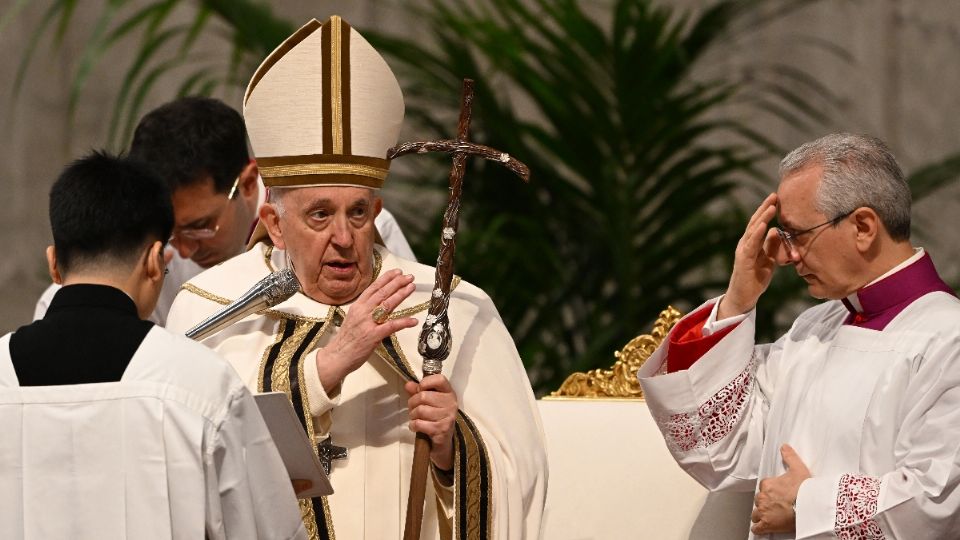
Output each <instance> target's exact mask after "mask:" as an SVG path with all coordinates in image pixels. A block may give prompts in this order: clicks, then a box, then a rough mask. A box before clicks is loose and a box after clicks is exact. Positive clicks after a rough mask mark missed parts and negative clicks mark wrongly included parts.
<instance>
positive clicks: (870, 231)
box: [850, 206, 886, 253]
mask: <svg viewBox="0 0 960 540" xmlns="http://www.w3.org/2000/svg"><path fill="white" fill-rule="evenodd" d="M850 219H852V220H853V223H854V225H855V226H856V228H857V240H856V243H857V249H858V250H859V251H860V252H861V253H865V252H867V251H870V250H871V249H873V247H874V245H875V244H876V242H877V237H878V236H879V235H880V234H881V233H886V229H884V228H883V223H882V222H881V221H880V216H878V215H877V212H876V211H875V210H874V209H873V208H870V207H867V206H861V207H860V208H857V209H856V210H854V211H853V213H852V214H851V215H850Z"/></svg>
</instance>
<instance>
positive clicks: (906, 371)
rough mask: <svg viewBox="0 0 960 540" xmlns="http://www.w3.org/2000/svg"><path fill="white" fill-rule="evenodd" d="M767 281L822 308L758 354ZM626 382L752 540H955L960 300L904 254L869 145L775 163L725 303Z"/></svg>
mask: <svg viewBox="0 0 960 540" xmlns="http://www.w3.org/2000/svg"><path fill="white" fill-rule="evenodd" d="M774 217H776V219H777V222H778V226H777V227H770V226H769V223H770V222H771V220H773V219H774ZM778 265H780V266H783V265H792V266H793V267H794V269H795V270H796V272H797V274H799V276H800V278H801V279H803V280H804V281H805V282H806V284H807V288H808V290H809V293H810V295H811V296H813V297H814V298H819V299H824V300H827V301H826V302H824V303H822V304H820V305H818V306H816V307H813V308H811V309H809V310H807V311H805V312H804V313H802V314H801V315H800V316H799V317H798V318H797V320H796V321H795V322H794V323H793V326H792V327H791V328H790V330H789V332H787V334H785V335H784V336H783V337H781V338H780V339H778V340H777V341H776V342H775V343H772V344H765V345H761V344H757V343H756V342H755V339H754V310H755V306H756V303H757V299H758V298H759V297H760V295H761V294H763V292H764V290H765V289H766V288H767V286H768V285H769V283H770V280H771V278H772V276H773V272H774V270H775V269H776V267H777V266H778ZM639 377H640V382H641V385H642V386H643V390H644V394H645V395H646V398H647V402H648V404H649V406H650V410H651V412H652V413H653V414H654V417H655V418H656V420H657V423H658V425H659V427H660V429H661V431H662V432H663V435H664V438H665V440H666V442H667V446H668V447H669V448H670V451H671V452H672V453H673V455H674V457H675V458H676V459H677V461H678V462H679V463H680V465H681V466H682V467H683V468H684V469H685V470H687V472H689V473H690V474H691V475H692V476H693V477H694V478H696V479H697V480H698V481H699V482H700V483H702V484H703V485H704V486H706V487H708V488H710V489H735V490H756V496H755V506H754V510H753V515H752V518H751V519H752V521H753V526H752V532H751V537H760V536H762V537H764V538H875V539H879V538H907V539H911V540H912V539H927V538H929V539H943V538H960V490H958V489H957V485H958V482H960V458H958V456H960V406H958V404H960V301H958V300H957V298H956V296H955V295H954V293H953V291H952V290H951V289H950V287H948V286H947V285H946V284H945V283H944V282H943V280H942V279H940V277H939V275H938V274H937V271H936V269H935V268H934V266H933V262H932V260H931V258H930V256H929V255H928V254H927V253H925V252H924V250H923V249H922V248H914V247H913V246H912V245H911V243H910V189H909V187H908V186H907V183H906V182H905V180H904V177H903V173H902V172H901V170H900V167H899V165H898V164H897V162H896V160H895V159H894V157H893V156H892V155H891V153H890V151H889V150H888V149H887V148H886V146H885V145H884V144H883V143H882V142H881V141H879V140H877V139H875V138H871V137H867V136H860V135H850V134H844V133H840V134H833V135H828V136H826V137H823V138H821V139H818V140H815V141H812V142H809V143H807V144H804V145H803V146H801V147H799V148H797V149H796V150H794V151H793V152H791V153H790V154H789V155H787V156H786V157H785V158H784V159H783V161H782V162H781V164H780V185H779V188H778V190H777V192H776V193H773V194H771V195H770V196H768V197H767V198H766V200H764V201H763V203H762V204H761V205H760V207H759V208H758V209H757V211H756V212H755V213H754V214H753V217H752V218H751V219H750V222H749V223H748V224H747V228H746V230H745V232H744V234H743V237H742V238H741V240H740V243H739V245H738V246H737V251H736V257H735V262H734V268H733V272H732V275H731V278H730V284H729V286H728V288H727V291H726V293H725V294H724V295H723V296H722V297H720V298H716V299H713V300H710V301H708V302H706V303H705V304H704V305H702V306H701V307H699V308H697V309H696V310H695V311H694V312H693V313H691V314H690V315H688V316H687V317H685V318H684V319H682V320H681V321H680V322H679V323H678V324H677V326H676V327H675V328H674V329H673V331H672V332H671V333H670V336H669V339H666V340H664V343H663V345H661V347H660V348H659V349H658V350H657V351H656V352H655V353H654V354H653V356H651V358H650V359H649V360H648V361H647V363H646V364H645V365H644V366H643V367H642V368H641V370H640V372H639Z"/></svg>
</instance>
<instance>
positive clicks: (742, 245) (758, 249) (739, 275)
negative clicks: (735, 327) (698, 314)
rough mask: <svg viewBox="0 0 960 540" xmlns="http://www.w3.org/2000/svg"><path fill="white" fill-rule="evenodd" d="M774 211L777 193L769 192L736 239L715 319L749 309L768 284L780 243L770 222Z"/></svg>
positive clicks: (774, 213)
mask: <svg viewBox="0 0 960 540" xmlns="http://www.w3.org/2000/svg"><path fill="white" fill-rule="evenodd" d="M775 215H777V194H776V193H771V194H770V195H768V196H767V198H766V199H764V200H763V202H762V203H760V206H759V207H757V210H756V211H755V212H754V213H753V216H752V217H751V218H750V221H749V222H748V223H747V228H746V230H744V232H743V236H742V237H740V242H738V243H737V250H736V252H735V254H734V261H733V272H732V273H731V275H730V284H729V285H728V286H727V292H726V294H724V296H723V299H722V300H721V301H720V307H719V308H718V309H717V318H718V319H726V318H727V317H733V316H736V315H742V314H744V313H747V312H749V311H750V310H751V309H753V308H754V306H756V305H757V299H759V298H760V295H761V294H763V291H765V290H767V287H768V286H769V285H770V280H772V279H773V272H774V270H776V267H777V262H776V260H775V256H776V253H777V250H778V249H779V246H780V237H779V236H778V235H777V231H776V230H775V229H772V228H770V226H769V225H770V220H772V219H773V217H774V216H775Z"/></svg>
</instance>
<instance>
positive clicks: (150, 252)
mask: <svg viewBox="0 0 960 540" xmlns="http://www.w3.org/2000/svg"><path fill="white" fill-rule="evenodd" d="M172 256H173V253H167V252H166V250H164V249H163V242H161V241H159V240H155V241H154V242H153V243H152V244H150V247H149V248H147V256H146V259H144V261H143V263H144V277H146V278H147V279H148V280H149V281H151V282H153V283H160V284H161V285H162V284H163V276H164V275H166V273H167V263H168V262H170V258H171V257H172Z"/></svg>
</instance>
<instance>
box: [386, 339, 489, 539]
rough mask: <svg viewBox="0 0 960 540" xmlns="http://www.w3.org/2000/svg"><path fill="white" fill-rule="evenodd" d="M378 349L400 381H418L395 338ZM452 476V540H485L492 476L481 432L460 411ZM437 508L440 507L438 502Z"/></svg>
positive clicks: (487, 536)
mask: <svg viewBox="0 0 960 540" xmlns="http://www.w3.org/2000/svg"><path fill="white" fill-rule="evenodd" d="M380 345H381V346H380V347H377V349H376V354H377V356H379V357H380V358H381V359H383V360H384V361H385V362H387V364H389V365H390V366H391V367H392V368H393V369H394V370H395V371H396V372H397V373H399V374H400V375H401V376H402V377H403V378H405V379H407V380H410V381H419V379H418V378H417V377H416V375H415V374H414V371H413V368H412V367H411V366H410V362H408V361H407V358H406V356H404V354H403V350H402V349H401V348H400V344H399V343H398V342H397V337H396V336H395V335H391V336H390V337H388V338H386V339H384V340H383V341H382V342H381V344H380ZM453 474H454V481H453V490H454V493H453V501H454V524H453V525H454V526H453V538H456V539H457V540H488V539H489V538H491V537H492V535H493V473H492V471H491V469H490V454H489V453H488V452H487V447H486V445H485V444H484V443H483V437H482V436H481V435H480V430H478V429H477V426H476V425H475V424H474V423H473V421H472V420H471V419H470V417H468V416H467V415H466V414H464V412H463V411H457V425H456V432H455V434H454V471H453ZM437 504H438V505H439V501H438V503H437ZM438 515H443V513H442V512H440V513H438Z"/></svg>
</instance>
